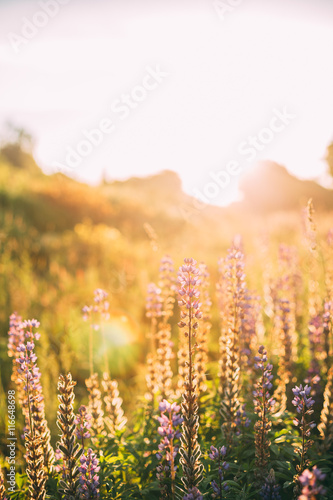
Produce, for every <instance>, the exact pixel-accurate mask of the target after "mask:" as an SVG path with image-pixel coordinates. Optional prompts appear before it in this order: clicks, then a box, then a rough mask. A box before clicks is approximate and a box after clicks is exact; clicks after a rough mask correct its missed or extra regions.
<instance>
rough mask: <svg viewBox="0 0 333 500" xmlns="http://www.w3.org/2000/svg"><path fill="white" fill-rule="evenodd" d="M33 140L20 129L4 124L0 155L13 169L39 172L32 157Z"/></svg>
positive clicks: (10, 124) (27, 133)
mask: <svg viewBox="0 0 333 500" xmlns="http://www.w3.org/2000/svg"><path fill="white" fill-rule="evenodd" d="M33 146H34V140H33V137H32V135H31V134H30V133H29V132H27V131H26V130H25V129H24V128H22V127H17V126H15V125H13V124H12V123H7V124H6V129H5V132H4V134H3V138H2V139H1V141H0V154H1V156H2V157H3V158H4V159H5V160H6V161H7V162H8V163H10V164H11V165H12V166H13V167H16V168H22V169H25V170H30V171H39V167H38V166H37V164H36V162H35V160H34V158H33V156H32V152H33Z"/></svg>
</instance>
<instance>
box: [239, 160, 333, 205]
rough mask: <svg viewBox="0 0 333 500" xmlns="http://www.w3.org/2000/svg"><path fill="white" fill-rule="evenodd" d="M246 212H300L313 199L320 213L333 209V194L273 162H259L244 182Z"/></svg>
mask: <svg viewBox="0 0 333 500" xmlns="http://www.w3.org/2000/svg"><path fill="white" fill-rule="evenodd" d="M240 189H241V190H242V192H243V195H244V200H243V201H242V203H241V205H242V207H244V209H245V210H253V211H257V212H258V211H260V212H264V211H265V212H268V211H269V212H272V211H281V210H299V209H300V208H301V207H303V206H304V205H306V203H307V200H309V198H312V199H313V202H314V205H315V206H316V208H317V209H321V210H332V209H333V190H329V189H325V188H324V187H322V186H320V185H319V184H317V183H316V182H314V181H309V180H300V179H297V178H296V177H294V176H292V175H291V174H290V173H289V172H288V171H287V169H286V168H285V167H283V166H281V165H278V164H277V163H274V162H260V163H259V164H258V165H257V166H256V167H255V168H254V169H252V170H251V171H250V172H248V173H247V174H245V175H244V176H243V177H242V178H241V183H240Z"/></svg>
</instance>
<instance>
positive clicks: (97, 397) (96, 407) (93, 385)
mask: <svg viewBox="0 0 333 500" xmlns="http://www.w3.org/2000/svg"><path fill="white" fill-rule="evenodd" d="M85 383H86V387H87V389H88V392H89V405H88V411H89V413H90V415H91V417H92V419H91V434H92V435H93V436H95V435H97V434H101V433H102V432H103V430H104V419H103V417H104V411H103V404H102V393H101V390H100V385H99V380H98V374H97V373H94V374H93V375H91V376H90V377H89V378H88V379H87V380H86V381H85Z"/></svg>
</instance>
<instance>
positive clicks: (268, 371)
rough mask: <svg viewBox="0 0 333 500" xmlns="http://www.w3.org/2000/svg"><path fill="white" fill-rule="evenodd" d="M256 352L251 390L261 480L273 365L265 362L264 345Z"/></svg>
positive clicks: (267, 444) (267, 453)
mask: <svg viewBox="0 0 333 500" xmlns="http://www.w3.org/2000/svg"><path fill="white" fill-rule="evenodd" d="M258 353H259V356H256V357H255V358H254V360H255V365H254V367H255V369H256V370H258V372H259V379H258V382H257V383H256V385H255V390H254V391H253V396H254V401H253V403H254V411H255V413H256V414H257V415H258V420H257V422H256V423H255V426H254V431H255V448H256V466H257V471H256V473H257V476H258V479H259V480H260V481H261V482H262V480H263V478H264V476H265V473H266V470H267V465H268V460H269V456H270V451H269V448H270V445H271V442H270V440H269V437H268V433H269V431H270V429H271V426H272V424H271V422H270V420H269V415H270V413H272V411H273V407H274V404H275V401H274V399H273V398H272V397H271V395H270V391H271V389H272V387H273V385H272V379H273V375H272V369H273V365H271V364H270V363H268V362H267V351H266V350H265V348H264V346H260V347H259V349H258Z"/></svg>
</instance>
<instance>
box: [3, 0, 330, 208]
mask: <svg viewBox="0 0 333 500" xmlns="http://www.w3.org/2000/svg"><path fill="white" fill-rule="evenodd" d="M332 21H333V2H332V1H331V0H316V2H314V1H313V0H293V1H291V0H270V1H268V0H218V1H214V0H186V1H185V0H177V1H176V0H165V1H162V0H142V1H139V0H109V1H106V0H90V1H89V0H37V1H32V0H24V1H21V0H0V75H1V78H0V126H1V127H2V130H4V124H5V123H6V122H11V123H14V124H16V125H18V126H23V127H24V128H26V129H27V130H28V131H30V132H31V133H32V135H33V136H34V138H35V157H36V159H37V161H38V163H39V164H40V165H41V166H42V168H43V170H44V171H45V172H47V173H52V172H56V171H62V172H64V173H66V174H67V175H70V176H72V177H75V178H77V179H79V180H81V181H85V182H90V183H97V182H99V181H100V179H101V178H102V176H103V175H104V176H106V178H107V179H109V180H112V179H126V178H128V177H130V176H145V175H151V174H154V173H157V172H159V171H161V170H164V169H171V170H174V171H176V172H177V173H178V174H179V175H180V177H181V179H182V182H183V187H184V189H185V191H186V192H188V193H189V194H192V195H195V196H196V197H198V198H199V199H203V200H204V201H206V202H212V203H216V204H226V203H229V202H230V201H231V200H233V199H235V198H237V196H238V191H237V185H238V182H239V179H240V177H241V175H242V174H243V173H244V172H245V171H247V170H249V169H251V168H253V166H254V165H255V164H256V162H258V161H260V160H266V159H269V160H272V161H275V162H278V163H280V164H282V165H284V166H285V167H286V168H287V169H288V170H289V171H290V172H291V173H293V174H295V175H297V176H298V177H300V178H320V179H323V174H324V172H325V170H326V168H327V167H326V163H325V161H324V157H325V151H326V148H327V146H328V144H329V143H330V142H331V141H332V140H333V121H332V111H333V92H332V88H333V66H332V64H331V57H332V53H333V29H332Z"/></svg>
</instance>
